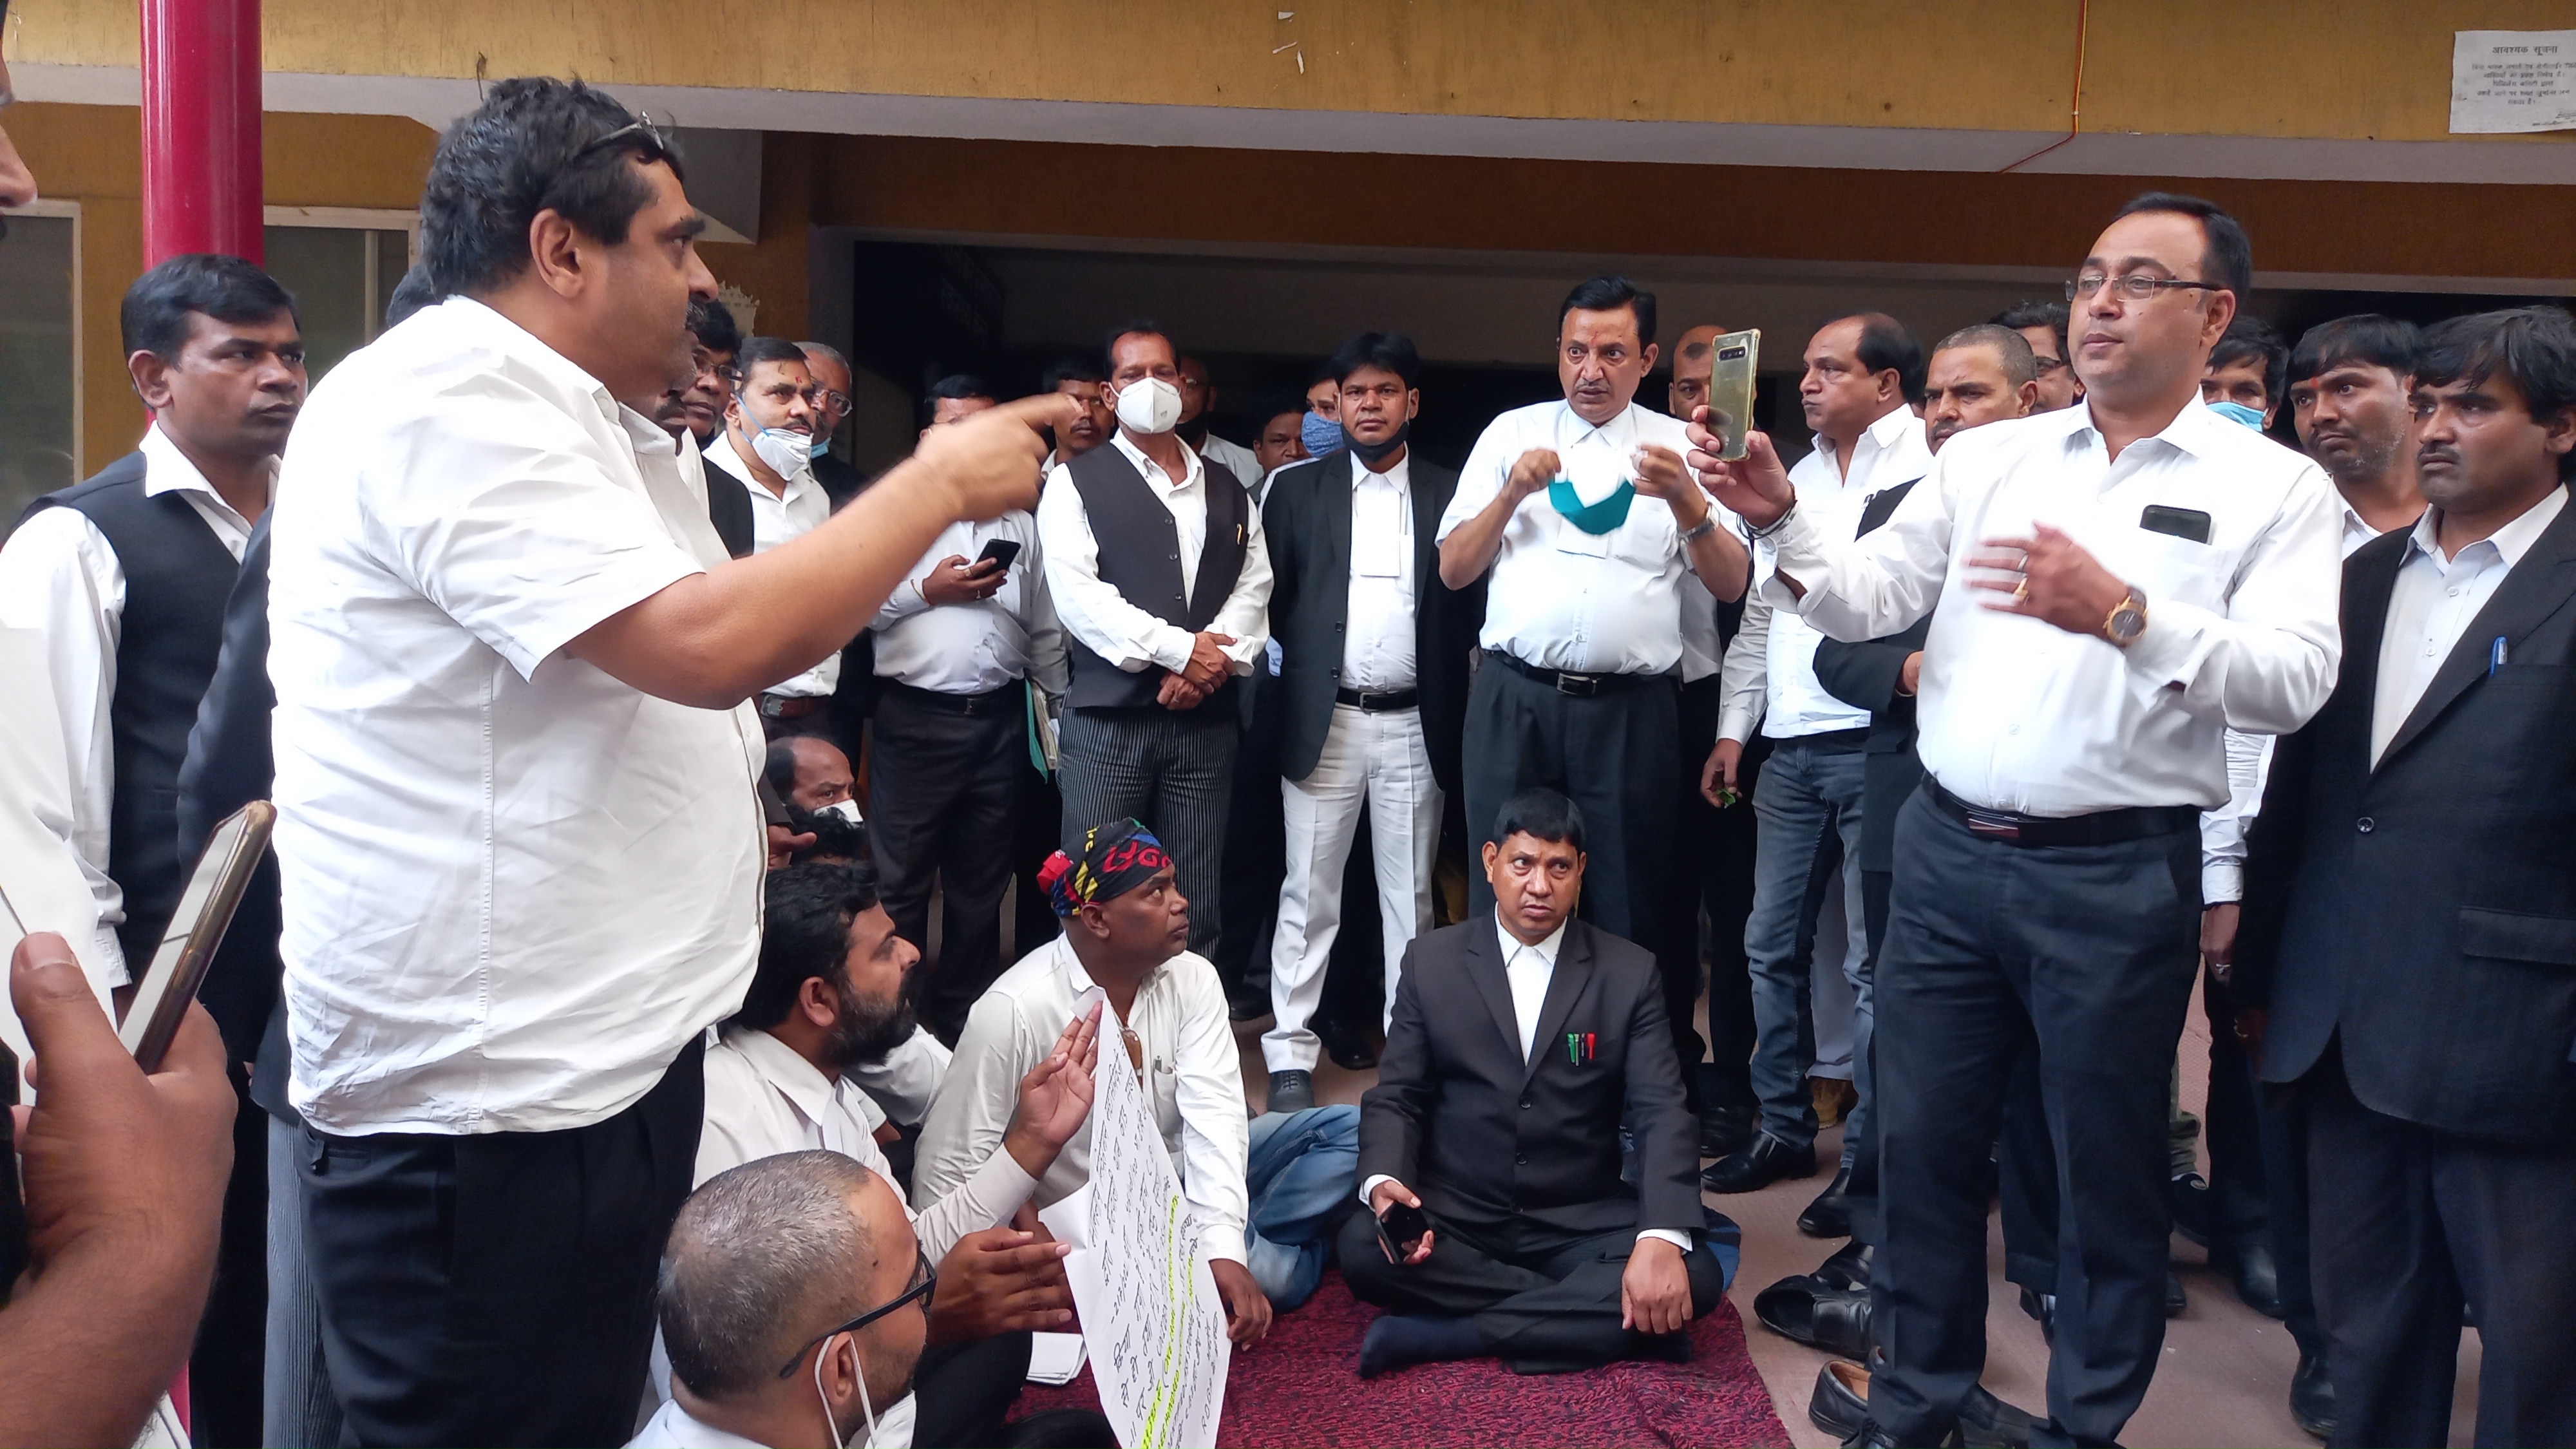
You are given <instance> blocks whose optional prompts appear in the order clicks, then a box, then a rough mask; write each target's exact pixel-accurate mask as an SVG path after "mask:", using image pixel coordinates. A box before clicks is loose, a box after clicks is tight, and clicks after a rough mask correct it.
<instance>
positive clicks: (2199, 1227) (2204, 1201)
mask: <svg viewBox="0 0 2576 1449" xmlns="http://www.w3.org/2000/svg"><path fill="white" fill-rule="evenodd" d="M2165 1207H2166V1208H2167V1210H2169V1211H2170V1212H2172V1214H2173V1223H2174V1231H2175V1232H2177V1233H2180V1234H2182V1235H2183V1236H2184V1237H2185V1238H2187V1239H2189V1240H2190V1241H2192V1242H2195V1243H2198V1244H2200V1245H2201V1246H2202V1247H2204V1248H2206V1247H2208V1246H2209V1229H2210V1212H2209V1179H2208V1178H2205V1177H2203V1176H2201V1175H2200V1174H2199V1173H2197V1172H2186V1173H2184V1174H2183V1175H2182V1176H2180V1177H2177V1178H2174V1179H2172V1180H2171V1181H2170V1182H2168V1183H2166V1184H2165Z"/></svg>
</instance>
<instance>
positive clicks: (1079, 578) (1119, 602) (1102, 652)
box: [1038, 428, 1270, 1025]
mask: <svg viewBox="0 0 2576 1449" xmlns="http://www.w3.org/2000/svg"><path fill="white" fill-rule="evenodd" d="M1109 442H1110V446H1112V447H1114V448H1116V449H1117V450H1118V452H1119V455H1120V456H1122V457H1124V458H1125V459H1126V460H1127V462H1128V463H1129V464H1130V465H1131V466H1133V467H1134V468H1135V469H1136V471H1137V472H1139V473H1142V474H1143V475H1144V476H1145V486H1146V487H1147V488H1148V489H1150V490H1151V491H1152V492H1153V495H1154V497H1155V498H1156V499H1158V500H1159V501H1160V502H1161V503H1162V505H1163V506H1164V507H1165V508H1167V509H1169V510H1171V514H1172V533H1173V535H1174V537H1175V541H1176V543H1177V544H1178V546H1179V552H1180V555H1181V597H1182V598H1184V599H1188V598H1190V597H1191V596H1192V594H1193V593H1194V592H1195V591H1196V590H1197V588H1198V580H1199V552H1200V550H1201V549H1202V548H1203V547H1204V546H1205V545H1206V543H1207V469H1206V468H1205V466H1204V465H1202V464H1201V463H1200V462H1199V455H1198V454H1196V453H1193V452H1191V451H1190V448H1189V445H1188V444H1187V443H1183V444H1182V445H1181V458H1182V461H1183V463H1184V465H1185V466H1184V469H1183V472H1182V475H1181V481H1180V482H1178V483H1175V482H1173V481H1172V478H1171V475H1170V474H1168V473H1165V472H1164V471H1163V465H1162V464H1160V463H1157V462H1155V461H1154V460H1152V459H1151V458H1148V457H1146V456H1145V452H1144V450H1143V449H1142V448H1139V447H1137V446H1136V445H1135V444H1134V443H1133V442H1131V441H1129V440H1128V437H1127V433H1126V430H1125V429H1123V428H1122V429H1120V430H1119V431H1118V432H1116V433H1114V434H1112V435H1111V436H1110V440H1109ZM1248 511H1249V514H1250V517H1249V519H1248V520H1247V521H1246V523H1245V525H1244V527H1245V529H1246V534H1245V537H1244V541H1243V571H1242V572H1241V573H1239V574H1237V575H1236V576H1235V580H1234V589H1233V592H1231V593H1229V594H1227V595H1226V599H1225V603H1224V604H1223V605H1222V606H1221V607H1220V608H1218V610H1217V611H1216V616H1215V617H1214V618H1213V619H1210V620H1209V621H1208V631H1209V632H1210V633H1215V634H1225V635H1229V636H1231V637H1232V638H1233V640H1234V642H1233V643H1231V644H1228V645H1226V646H1224V650H1223V652H1224V654H1225V657H1226V658H1227V659H1228V660H1229V661H1231V663H1232V668H1233V672H1234V673H1236V674H1250V673H1251V672H1252V661H1254V660H1256V659H1259V658H1260V657H1261V656H1262V651H1263V646H1265V645H1266V644H1268V643H1269V641H1270V545H1269V544H1268V543H1267V542H1265V541H1264V540H1263V538H1262V535H1261V510H1260V509H1258V508H1253V509H1250V510H1248ZM1038 537H1039V539H1040V540H1041V541H1042V542H1043V543H1044V544H1045V545H1046V571H1047V579H1046V585H1047V594H1048V597H1049V598H1050V599H1051V600H1052V601H1053V603H1054V605H1055V611H1056V617H1057V618H1058V619H1059V620H1060V621H1061V622H1062V623H1063V625H1064V628H1065V631H1066V632H1067V633H1069V634H1071V635H1072V636H1073V637H1074V638H1076V639H1079V640H1081V641H1082V643H1083V645H1084V647H1086V648H1088V649H1089V650H1090V651H1091V652H1092V653H1094V654H1097V655H1099V656H1100V657H1101V658H1103V659H1106V660H1108V661H1109V662H1110V663H1112V664H1114V665H1117V666H1118V667H1119V668H1121V669H1124V670H1127V671H1128V672H1130V673H1136V672H1140V671H1142V670H1143V669H1144V668H1145V666H1146V665H1148V664H1159V665H1161V666H1162V667H1163V668H1165V669H1168V670H1171V671H1172V672H1174V673H1179V672H1180V670H1181V669H1182V668H1183V667H1184V666H1186V665H1187V664H1188V663H1189V662H1190V646H1191V644H1192V643H1193V642H1194V641H1195V640H1196V638H1197V636H1196V635H1194V634H1192V633H1191V632H1190V631H1189V630H1187V629H1184V628H1182V627H1181V626H1180V625H1178V624H1167V623H1165V622H1163V621H1162V620H1160V619H1157V618H1155V617H1154V616H1153V615H1152V614H1149V613H1147V612H1145V611H1144V610H1143V609H1141V608H1138V607H1137V606H1136V605H1134V604H1132V603H1129V602H1128V601H1127V599H1126V597H1125V596H1123V595H1121V594H1120V593H1119V592H1118V590H1117V589H1116V588H1114V587H1112V586H1111V585H1109V584H1107V583H1104V582H1102V581H1101V578H1100V540H1099V538H1098V537H1097V536H1096V535H1094V534H1093V533H1092V531H1091V515H1090V513H1089V512H1088V510H1086V509H1085V508H1084V507H1083V506H1082V490H1081V489H1079V488H1076V487H1075V486H1074V485H1073V477H1072V470H1071V469H1069V468H1067V467H1066V466H1065V465H1064V464H1062V463H1058V464H1057V465H1056V466H1055V471H1054V472H1052V473H1050V474H1049V475H1048V476H1047V485H1046V490H1045V491H1044V492H1043V493H1042V494H1041V495H1040V496H1039V498H1038ZM1058 1024H1059V1025H1061V1023H1058Z"/></svg>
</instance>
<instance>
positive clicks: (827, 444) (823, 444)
mask: <svg viewBox="0 0 2576 1449" xmlns="http://www.w3.org/2000/svg"><path fill="white" fill-rule="evenodd" d="M830 451H832V440H831V439H830V438H827V437H825V436H823V435H822V434H821V433H816V434H815V435H814V441H813V443H812V444H811V445H809V446H808V447H807V448H806V449H805V453H806V456H807V457H810V458H815V459H820V458H821V457H822V456H823V455H824V454H825V453H828V452H830Z"/></svg>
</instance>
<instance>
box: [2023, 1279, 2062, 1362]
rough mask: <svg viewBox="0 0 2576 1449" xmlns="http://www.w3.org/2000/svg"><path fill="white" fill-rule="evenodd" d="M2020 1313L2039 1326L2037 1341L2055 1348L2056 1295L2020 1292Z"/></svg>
mask: <svg viewBox="0 0 2576 1449" xmlns="http://www.w3.org/2000/svg"><path fill="white" fill-rule="evenodd" d="M2021 1311H2022V1312H2024V1313H2027V1314H2029V1315H2030V1316H2031V1318H2032V1319H2033V1321H2035V1322H2037V1323H2038V1324H2039V1341H2040V1342H2042V1343H2045V1344H2047V1345H2048V1346H2049V1347H2051V1348H2055V1347H2056V1346H2057V1295H2056V1294H2054V1293H2033V1292H2031V1291H2030V1290H2029V1289H2027V1288H2024V1289H2023V1290H2021Z"/></svg>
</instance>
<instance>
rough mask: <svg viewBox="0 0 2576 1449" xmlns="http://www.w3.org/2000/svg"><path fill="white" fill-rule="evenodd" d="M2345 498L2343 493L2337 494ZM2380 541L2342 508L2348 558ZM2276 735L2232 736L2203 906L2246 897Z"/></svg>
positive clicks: (2211, 825)
mask: <svg viewBox="0 0 2576 1449" xmlns="http://www.w3.org/2000/svg"><path fill="white" fill-rule="evenodd" d="M2337 496H2338V497H2340V496H2341V495H2340V493H2338V495H2337ZM2377 537H2379V530H2377V529H2375V528H2372V527H2371V526H2370V524H2369V523H2368V522H2367V521H2366V520H2364V519H2363V518H2362V516H2361V514H2360V513H2359V512H2358V511H2356V510H2355V509H2354V508H2353V506H2352V505H2351V504H2350V503H2348V502H2347V503H2345V504H2344V505H2343V545H2342V546H2343V556H2344V557H2345V558H2351V557H2352V556H2353V554H2354V553H2355V552H2357V551H2359V549H2360V548H2361V546H2362V545H2363V544H2365V543H2368V542H2370V541H2371V540H2372V539H2374V538H2377ZM2277 738H2279V737H2278V736H2276V735H2251V734H2247V733H2245V732H2244V731H2243V730H2229V731H2228V732H2227V803H2226V804H2224V805H2221V806H2219V807H2218V808H2217V809H2215V810H2210V811H2206V812H2204V813H2203V814H2202V815H2201V817H2200V900H2201V904H2202V905H2204V906H2214V905H2222V904H2225V903H2228V902H2232V901H2241V900H2243V899H2244V898H2245V836H2246V832H2247V831H2249V830H2251V829H2253V827H2254V817H2255V816H2256V815H2257V814H2259V813H2261V811H2262V809H2263V784H2264V781H2265V780H2267V779H2269V778H2270V777H2271V773H2272V744H2273V741H2274V740H2276V739H2277Z"/></svg>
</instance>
